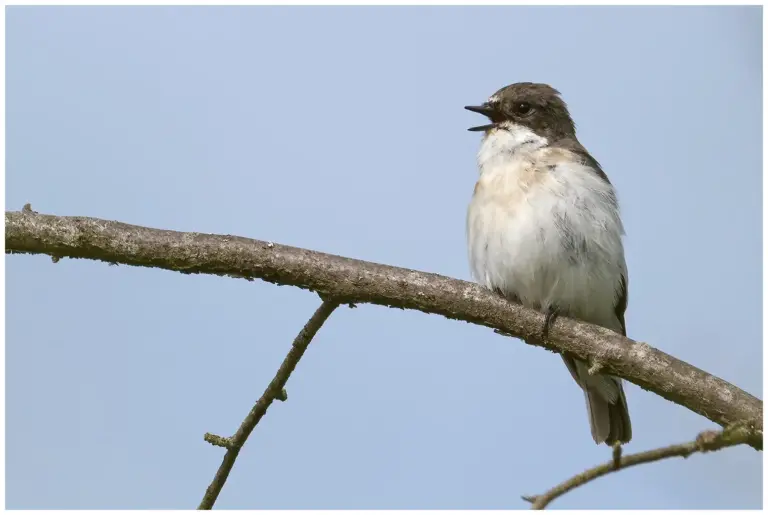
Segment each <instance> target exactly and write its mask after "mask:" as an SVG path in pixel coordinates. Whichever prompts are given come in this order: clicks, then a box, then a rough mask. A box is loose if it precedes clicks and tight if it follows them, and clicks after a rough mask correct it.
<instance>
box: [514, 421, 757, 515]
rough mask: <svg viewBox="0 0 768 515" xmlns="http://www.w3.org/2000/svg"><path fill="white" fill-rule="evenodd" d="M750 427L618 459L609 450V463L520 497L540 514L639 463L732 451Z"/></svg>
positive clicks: (745, 438) (706, 433)
mask: <svg viewBox="0 0 768 515" xmlns="http://www.w3.org/2000/svg"><path fill="white" fill-rule="evenodd" d="M753 432H754V427H752V424H748V423H737V424H733V425H731V426H729V427H727V428H725V429H723V430H722V431H711V430H710V431H703V432H702V433H699V435H698V436H697V437H696V440H694V441H692V442H687V443H682V444H677V445H670V446H669V447H662V448H660V449H653V450H650V451H645V452H639V453H637V454H629V455H626V456H622V455H621V447H618V446H617V447H614V448H613V456H612V459H611V461H608V462H607V463H603V464H602V465H598V466H597V467H594V468H591V469H589V470H586V471H584V472H582V473H581V474H578V475H576V476H574V477H572V478H571V479H569V480H567V481H564V482H563V483H560V484H559V485H557V486H556V487H554V488H552V489H551V490H549V491H548V492H546V493H544V494H541V495H536V496H523V499H524V500H526V501H528V502H530V503H531V504H532V506H531V509H534V510H543V509H544V508H546V507H547V505H548V504H549V503H551V502H552V501H554V500H555V499H557V498H558V497H560V496H562V495H564V494H566V493H568V492H570V491H571V490H573V489H574V488H578V487H580V486H582V485H584V484H586V483H589V482H590V481H594V480H595V479H597V478H600V477H603V476H605V475H607V474H610V473H611V472H616V471H618V470H622V469H625V468H628V467H633V466H635V465H640V464H642V463H651V462H653V461H659V460H663V459H666V458H675V457H678V458H687V457H688V456H690V455H691V454H694V453H697V452H709V451H717V450H719V449H723V448H725V447H732V446H734V445H740V444H744V443H749V439H750V438H751V437H752V433H753Z"/></svg>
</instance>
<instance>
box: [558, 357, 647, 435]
mask: <svg viewBox="0 0 768 515" xmlns="http://www.w3.org/2000/svg"><path fill="white" fill-rule="evenodd" d="M563 361H565V364H566V366H567V367H568V370H569V371H570V372H571V375H572V376H573V378H574V379H575V380H576V382H577V383H578V384H579V386H581V388H582V389H583V390H584V398H585V399H586V401H587V412H588V413H589V425H590V427H591V429H592V438H594V440H595V443H607V444H608V445H613V444H614V443H616V442H621V443H627V442H628V441H630V440H631V439H632V423H631V422H630V420H629V409H628V408H627V398H626V397H625V396H624V387H623V386H622V384H621V379H619V378H618V377H612V376H608V375H604V374H590V373H589V368H588V367H587V364H586V363H584V362H583V361H579V360H576V359H573V358H571V357H568V356H563Z"/></svg>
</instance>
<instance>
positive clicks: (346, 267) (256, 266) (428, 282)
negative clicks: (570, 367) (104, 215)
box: [5, 210, 763, 449]
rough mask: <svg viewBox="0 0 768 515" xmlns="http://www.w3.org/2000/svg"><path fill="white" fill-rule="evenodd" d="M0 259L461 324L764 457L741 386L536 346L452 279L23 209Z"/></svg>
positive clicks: (557, 333)
mask: <svg viewBox="0 0 768 515" xmlns="http://www.w3.org/2000/svg"><path fill="white" fill-rule="evenodd" d="M5 223H6V233H5V245H6V252H9V253H15V252H22V253H33V254H47V255H50V256H53V257H54V258H56V259H59V258H62V257H71V258H87V259H96V260H101V261H106V262H110V263H121V264H126V265H133V266H147V267H156V268H163V269H166V270H174V271H177V272H182V273H204V274H216V275H225V276H231V277H241V278H245V279H248V280H253V279H256V278H258V279H263V280H265V281H269V282H272V283H277V284H287V285H293V286H298V287H300V288H305V289H308V290H313V291H316V292H318V293H320V294H321V295H325V296H328V297H333V298H336V299H338V300H339V301H340V302H342V303H347V302H349V303H355V302H357V303H362V302H367V303H372V304H379V305H383V306H391V307H398V308H406V309H416V310H419V311H423V312H425V313H435V314H439V315H443V316H445V317H447V318H453V319H458V320H464V321H467V322H471V323H474V324H479V325H484V326H487V327H491V328H494V329H497V330H499V331H501V332H503V333H506V334H509V335H512V336H515V337H517V338H520V339H522V340H524V341H525V342H528V343H532V344H535V345H540V346H542V347H544V348H546V349H549V350H551V351H554V352H561V353H569V354H571V355H573V356H576V357H578V358H580V359H582V360H585V361H588V362H589V363H599V364H600V367H601V371H602V372H607V373H609V374H613V375H616V376H618V377H623V378H624V379H627V380H628V381H630V382H632V383H634V384H636V385H638V386H640V387H641V388H644V389H646V390H649V391H652V392H654V393H656V394H658V395H660V396H662V397H664V398H665V399H667V400H670V401H672V402H674V403H676V404H679V405H681V406H685V407H686V408H688V409H690V410H692V411H694V412H696V413H698V414H700V415H702V416H704V417H706V418H708V419H709V420H711V421H713V422H715V423H717V424H720V425H721V426H727V425H729V424H733V423H736V422H742V421H750V422H753V423H754V428H755V429H754V432H753V434H752V436H751V437H750V440H749V444H750V445H752V446H753V447H755V448H757V449H762V442H763V403H762V401H761V400H759V399H757V398H756V397H754V396H752V395H750V394H748V393H746V392H744V391H743V390H741V389H740V388H737V387H736V386H734V385H732V384H730V383H728V382H726V381H724V380H722V379H720V378H718V377H715V376H713V375H711V374H709V373H707V372H705V371H703V370H700V369H698V368H696V367H694V366H692V365H690V364H688V363H685V362H684V361H681V360H679V359H676V358H674V357H673V356H670V355H669V354H666V353H664V352H662V351H660V350H658V349H654V348H653V347H651V346H650V345H648V344H647V343H641V342H635V341H633V340H630V339H628V338H624V337H622V336H621V335H619V334H617V333H614V332H612V331H609V330H607V329H604V328H601V327H598V326H595V325H591V324H586V323H582V322H578V321H575V320H572V319H568V318H565V317H560V318H558V319H557V320H556V321H555V323H554V324H553V326H552V328H551V329H550V331H549V336H548V338H547V339H543V338H542V335H541V328H542V326H543V323H544V316H543V315H542V314H540V313H538V312H536V311H534V310H530V309H527V308H524V307H522V306H520V305H517V304H513V303H510V302H508V301H506V300H505V299H503V298H502V297H500V296H498V295H496V294H494V293H492V292H490V291H488V290H486V289H484V288H481V287H480V286H478V285H476V284H472V283H468V282H465V281H460V280H457V279H451V278H448V277H444V276H440V275H436V274H430V273H425V272H418V271H415V270H408V269H404V268H397V267H392V266H386V265H380V264H376V263H370V262H366V261H359V260H355V259H349V258H344V257H340V256H334V255H330V254H324V253H321V252H313V251H310V250H305V249H300V248H295V247H288V246H285V245H278V244H276V243H271V242H264V241H259V240H252V239H248V238H242V237H238V236H220V235H212V234H201V233H188V232H187V233H185V232H176V231H167V230H160V229H151V228H147V227H140V226H136V225H128V224H124V223H120V222H113V221H107V220H100V219H97V218H85V217H57V216H51V215H42V214H38V213H35V212H33V211H31V210H25V211H24V212H6V214H5Z"/></svg>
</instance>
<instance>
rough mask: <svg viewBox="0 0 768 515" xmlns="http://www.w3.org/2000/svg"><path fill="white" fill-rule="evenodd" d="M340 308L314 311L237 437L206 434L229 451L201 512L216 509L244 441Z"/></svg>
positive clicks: (327, 303)
mask: <svg viewBox="0 0 768 515" xmlns="http://www.w3.org/2000/svg"><path fill="white" fill-rule="evenodd" d="M338 306H339V303H338V302H337V301H335V300H333V299H326V300H323V303H322V304H321V305H320V307H319V308H317V311H315V313H314V315H312V317H311V318H310V319H309V321H308V322H307V323H306V324H305V325H304V328H303V329H302V330H301V332H299V334H298V336H296V339H294V340H293V345H292V346H291V350H290V351H289V352H288V355H287V356H286V357H285V359H284V360H283V363H282V364H281V365H280V368H279V369H278V370H277V374H275V377H274V378H273V379H272V381H271V382H270V383H269V386H267V389H266V390H264V393H263V394H262V396H261V398H260V399H259V400H258V401H257V402H256V404H255V405H254V406H253V409H251V412H250V413H248V416H247V417H245V420H243V423H242V424H240V428H239V429H238V430H237V433H235V435H234V436H232V437H230V438H222V437H220V436H217V435H211V434H210V433H206V438H205V440H206V441H207V442H210V443H211V444H213V445H220V446H223V447H226V448H227V453H226V454H225V455H224V459H223V460H222V462H221V465H220V466H219V470H217V471H216V476H215V477H214V478H213V481H212V482H211V484H210V485H209V486H208V488H207V489H206V490H205V496H204V497H203V500H202V501H201V502H200V506H198V509H199V510H210V509H211V508H213V505H214V503H215V502H216V499H217V498H218V496H219V493H220V492H221V489H222V488H223V487H224V483H226V481H227V477H228V476H229V472H230V471H231V470H232V466H233V465H234V464H235V460H236V459H237V455H238V454H239V453H240V449H241V448H242V447H243V444H245V441H246V440H247V439H248V436H250V434H251V432H252V431H253V429H254V428H255V427H256V424H258V423H259V421H260V420H261V417H263V416H264V414H265V413H266V412H267V409H268V408H269V405H270V404H272V401H274V400H275V399H276V398H278V397H281V396H283V394H284V390H283V388H284V387H285V383H286V382H288V378H289V377H290V376H291V373H292V372H293V370H294V369H295V368H296V365H297V364H298V363H299V360H300V359H301V357H302V356H303V355H304V351H306V350H307V347H308V346H309V344H310V342H311V341H312V338H314V336H315V334H317V331H318V330H319V329H320V327H322V325H323V323H324V322H325V321H326V320H327V319H328V317H329V316H330V315H331V313H333V310H335V309H336V308H337V307H338Z"/></svg>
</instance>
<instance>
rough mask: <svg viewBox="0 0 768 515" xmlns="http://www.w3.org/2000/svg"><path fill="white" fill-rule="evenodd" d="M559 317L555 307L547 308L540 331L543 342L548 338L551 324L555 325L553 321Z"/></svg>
mask: <svg viewBox="0 0 768 515" xmlns="http://www.w3.org/2000/svg"><path fill="white" fill-rule="evenodd" d="M559 315H560V313H559V312H558V310H557V308H556V307H555V306H549V307H548V308H547V312H546V314H545V316H544V328H543V329H542V331H541V332H542V334H543V336H544V339H545V340H546V339H547V338H548V337H549V329H550V327H552V324H554V323H555V320H557V317H558V316H559Z"/></svg>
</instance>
